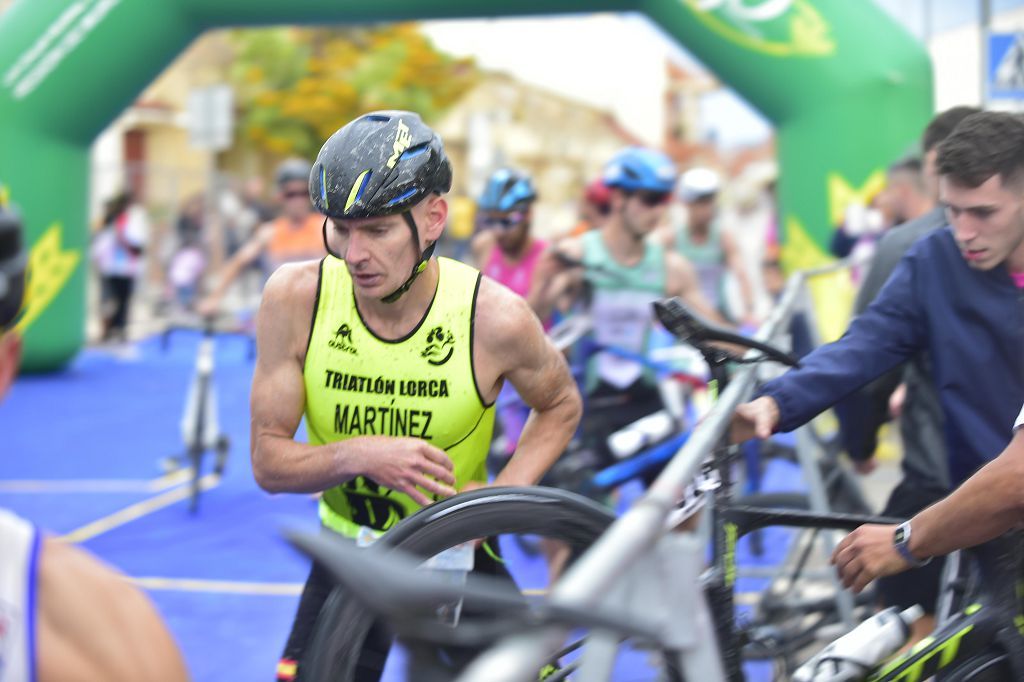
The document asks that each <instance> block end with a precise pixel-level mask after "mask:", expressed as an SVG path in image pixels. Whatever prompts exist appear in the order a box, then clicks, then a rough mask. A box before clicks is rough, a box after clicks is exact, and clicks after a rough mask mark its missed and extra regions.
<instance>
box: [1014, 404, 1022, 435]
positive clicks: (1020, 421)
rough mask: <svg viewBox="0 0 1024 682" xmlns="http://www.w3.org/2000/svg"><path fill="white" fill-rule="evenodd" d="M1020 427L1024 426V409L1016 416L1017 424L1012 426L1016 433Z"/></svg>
mask: <svg viewBox="0 0 1024 682" xmlns="http://www.w3.org/2000/svg"><path fill="white" fill-rule="evenodd" d="M1022 426H1024V407H1022V408H1020V414H1019V415H1017V423H1016V424H1014V425H1013V430H1014V431H1016V430H1017V429H1019V428H1020V427H1022Z"/></svg>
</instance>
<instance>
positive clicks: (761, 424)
mask: <svg viewBox="0 0 1024 682" xmlns="http://www.w3.org/2000/svg"><path fill="white" fill-rule="evenodd" d="M778 423H779V406H778V404H776V402H775V399H774V398H771V397H769V396H766V395H763V396H761V397H760V398H757V399H756V400H752V401H751V402H749V403H742V404H740V405H737V406H736V411H735V412H733V415H732V426H731V430H730V434H729V437H730V439H731V440H732V442H733V443H742V442H744V441H747V440H750V439H751V438H760V439H761V440H764V439H766V438H770V437H771V435H772V433H773V432H774V431H775V426H776V425H777V424H778Z"/></svg>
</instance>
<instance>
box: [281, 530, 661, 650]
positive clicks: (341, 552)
mask: <svg viewBox="0 0 1024 682" xmlns="http://www.w3.org/2000/svg"><path fill="white" fill-rule="evenodd" d="M285 537H286V538H287V539H288V541H289V542H290V543H291V544H292V545H294V546H295V547H296V548H298V549H299V550H300V551H302V552H303V553H305V554H307V555H309V556H310V557H312V558H313V559H314V560H316V561H317V562H318V563H319V564H320V565H322V566H323V567H324V568H326V569H327V570H328V571H329V572H330V573H331V575H332V576H333V577H334V579H335V580H336V581H338V582H339V583H340V584H342V585H343V586H345V587H346V588H347V589H348V590H349V592H350V593H351V594H352V595H353V596H354V597H356V598H358V599H359V600H361V601H362V602H364V604H365V605H366V606H367V607H369V608H370V610H372V611H373V612H375V613H378V614H380V615H383V616H385V617H386V618H388V619H389V621H391V623H392V625H393V627H395V628H396V630H399V634H405V633H408V634H414V635H415V636H416V637H417V638H430V639H434V640H436V641H437V642H438V643H441V644H448V643H452V642H453V640H454V641H461V642H465V641H466V640H467V638H468V639H473V638H474V637H473V633H468V632H465V631H464V632H463V633H461V636H460V635H455V634H453V633H454V632H455V630H453V629H451V628H439V627H436V625H437V620H436V619H437V611H436V610H437V608H438V606H440V605H442V604H445V603H449V602H452V601H456V600H459V599H461V600H463V603H464V605H465V607H466V608H469V609H473V610H474V611H479V612H481V613H486V614H488V617H489V618H490V619H492V620H493V617H494V615H498V616H499V619H498V620H499V621H502V623H501V624H500V625H496V624H494V623H491V627H487V628H479V627H478V626H480V625H482V624H478V623H473V627H472V629H478V630H480V631H481V632H482V633H486V634H485V635H484V637H485V638H486V639H488V640H491V641H493V640H495V639H497V638H500V637H501V636H504V635H507V634H511V633H513V632H521V631H525V630H527V629H530V628H535V627H537V626H538V625H547V624H554V625H568V626H571V627H586V628H600V629H606V630H611V631H613V632H616V633H619V634H622V635H624V636H627V637H634V638H639V639H643V640H646V641H649V642H658V641H660V637H659V635H658V633H657V631H656V629H655V628H654V627H652V626H647V625H644V624H640V623H636V622H633V621H630V620H629V619H625V618H623V617H622V615H621V614H612V613H610V612H606V611H605V610H603V609H592V608H587V609H586V610H583V609H577V608H573V607H569V606H565V605H558V604H552V603H550V602H548V601H544V602H532V601H529V600H527V599H526V597H524V596H523V595H522V594H521V593H520V592H519V591H518V590H516V589H514V587H513V586H511V584H510V583H508V582H505V581H502V580H499V579H497V578H494V577H491V576H486V575H478V574H472V573H471V574H469V575H467V576H466V578H467V580H466V582H465V584H461V585H459V584H455V583H452V582H450V581H447V580H445V579H444V578H442V577H441V576H437V575H434V574H432V573H430V572H429V571H422V570H418V566H419V564H418V561H417V560H416V559H414V558H412V556H411V555H409V554H408V553H406V552H403V551H402V550H399V549H395V548H389V549H387V550H386V551H381V550H377V549H363V548H359V547H357V546H356V545H355V544H354V543H353V542H351V541H349V540H347V539H345V538H342V537H340V536H334V535H331V534H314V533H308V532H297V531H285ZM424 625H428V626H429V627H424Z"/></svg>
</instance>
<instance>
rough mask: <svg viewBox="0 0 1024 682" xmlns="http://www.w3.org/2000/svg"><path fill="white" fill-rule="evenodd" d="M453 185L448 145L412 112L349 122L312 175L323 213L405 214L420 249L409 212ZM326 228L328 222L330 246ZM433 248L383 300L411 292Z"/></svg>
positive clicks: (332, 140) (332, 215)
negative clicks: (407, 277) (422, 201)
mask: <svg viewBox="0 0 1024 682" xmlns="http://www.w3.org/2000/svg"><path fill="white" fill-rule="evenodd" d="M451 188H452V167H451V163H449V161H448V157H447V155H446V154H445V152H444V143H443V142H442V141H441V138H440V137H439V136H438V134H437V133H435V132H434V131H433V130H432V129H431V128H430V127H429V126H427V125H426V124H425V123H423V121H422V119H420V116H419V114H415V113H413V112H411V111H375V112H373V113H370V114H366V115H364V116H360V117H359V118H357V119H356V120H354V121H351V122H350V123H348V124H346V125H345V126H344V127H343V128H341V129H340V130H339V131H338V132H336V133H334V134H333V135H331V137H330V138H329V139H328V140H327V142H325V143H324V146H323V147H322V148H321V149H320V153H319V154H317V157H316V163H314V164H313V171H312V173H310V176H309V198H310V200H311V201H312V202H313V206H314V207H315V208H316V210H317V211H319V212H320V213H322V214H323V215H325V216H327V217H330V218H341V219H345V218H349V219H351V218H372V217H377V216H387V215H394V214H397V213H401V214H402V217H403V218H404V219H405V222H406V224H408V225H409V229H410V230H412V237H413V243H414V244H415V245H417V248H419V246H418V245H419V230H418V229H417V228H416V222H415V221H414V220H413V218H412V214H411V213H410V212H409V210H410V209H411V208H412V207H413V206H415V205H416V204H418V203H419V202H420V201H421V200H423V199H424V198H425V197H427V196H429V195H431V194H444V193H445V192H447V191H448V190H450V189H451ZM326 230H327V223H326V221H324V242H325V244H326V242H327V234H326ZM433 252H434V244H430V245H428V246H427V248H426V249H424V250H423V252H422V253H421V254H420V259H419V262H418V263H416V265H415V267H414V268H413V271H412V274H411V275H410V276H409V279H407V280H406V282H405V284H403V285H402V286H401V287H399V288H398V289H397V290H396V291H394V292H392V293H391V294H389V295H388V296H385V297H384V298H383V299H382V300H383V301H385V302H386V303H391V302H393V301H396V300H398V298H399V297H400V296H401V295H402V294H404V293H405V292H406V291H408V289H409V287H410V286H412V283H413V280H415V279H416V276H417V275H419V273H420V272H422V271H423V270H424V268H425V267H426V264H427V261H428V260H429V259H430V256H431V254H432V253H433ZM332 255H334V256H336V257H338V254H332Z"/></svg>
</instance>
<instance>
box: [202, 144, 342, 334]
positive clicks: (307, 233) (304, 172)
mask: <svg viewBox="0 0 1024 682" xmlns="http://www.w3.org/2000/svg"><path fill="white" fill-rule="evenodd" d="M309 170H310V166H309V162H308V161H304V160H302V159H288V160H286V161H284V162H282V163H281V165H280V166H278V168H277V173H276V175H275V183H276V185H277V193H278V199H279V201H280V205H281V215H280V216H278V217H277V218H275V219H274V220H272V221H270V222H268V223H264V224H263V225H261V226H260V227H258V228H257V229H256V232H255V233H254V234H253V236H252V237H250V238H249V240H248V241H247V242H246V243H245V244H244V245H243V246H242V247H241V248H240V249H238V251H236V252H235V254H234V255H233V256H232V257H231V258H229V259H228V261H227V262H226V263H225V264H224V265H223V266H222V267H221V269H220V272H219V273H217V277H216V280H217V282H216V284H215V285H214V287H213V289H211V291H210V293H209V294H208V295H207V296H206V297H205V298H204V299H203V300H202V301H201V302H200V304H199V306H198V309H199V311H200V312H201V313H203V314H214V313H216V312H217V311H218V310H219V308H220V304H221V300H222V299H223V298H224V295H225V294H226V293H227V291H228V290H229V288H230V287H231V285H232V284H233V283H234V281H235V280H236V279H238V277H239V276H240V275H241V274H242V273H243V272H245V269H246V268H248V267H250V266H252V265H253V264H255V263H259V265H260V268H261V269H262V270H263V273H264V275H265V278H266V277H270V275H271V274H272V273H273V272H274V271H275V270H277V269H278V268H279V267H280V266H282V265H284V264H285V263H297V262H299V261H304V260H310V259H316V258H322V257H323V254H324V245H323V236H322V234H321V232H322V231H321V227H322V226H323V216H321V215H320V214H318V213H316V212H315V211H314V210H313V207H312V205H311V204H310V203H309Z"/></svg>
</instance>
